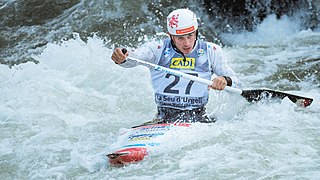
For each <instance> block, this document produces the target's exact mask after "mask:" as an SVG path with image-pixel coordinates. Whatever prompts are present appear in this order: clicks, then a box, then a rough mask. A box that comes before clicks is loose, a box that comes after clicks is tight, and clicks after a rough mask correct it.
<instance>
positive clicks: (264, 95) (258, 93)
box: [241, 89, 313, 107]
mask: <svg viewBox="0 0 320 180" xmlns="http://www.w3.org/2000/svg"><path fill="white" fill-rule="evenodd" d="M241 96H243V97H244V98H246V99H247V100H248V101H249V102H256V101H260V100H262V99H283V98H285V97H288V98H289V99H290V100H291V101H292V102H293V103H295V104H296V105H298V106H301V107H307V106H309V105H310V104H311V103H312V101H313V99H311V98H307V97H302V96H297V95H294V94H289V93H285V92H281V91H274V90H270V89H253V90H242V93H241Z"/></svg>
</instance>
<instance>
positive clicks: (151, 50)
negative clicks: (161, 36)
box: [111, 41, 163, 68]
mask: <svg viewBox="0 0 320 180" xmlns="http://www.w3.org/2000/svg"><path fill="white" fill-rule="evenodd" d="M162 47H163V42H162V41H152V42H149V43H147V44H145V45H143V46H141V47H139V48H137V49H135V50H134V51H130V50H128V51H127V52H126V53H125V54H123V52H122V51H121V50H122V48H116V49H115V50H114V52H113V54H112V56H111V59H112V60H113V61H114V62H115V63H116V64H119V65H120V66H122V67H125V68H130V67H134V66H137V65H138V64H136V63H135V62H132V61H125V59H126V58H127V57H128V56H130V57H133V58H137V59H141V60H143V61H146V62H150V63H157V62H156V61H157V60H158V59H159V58H160V55H161V52H162Z"/></svg>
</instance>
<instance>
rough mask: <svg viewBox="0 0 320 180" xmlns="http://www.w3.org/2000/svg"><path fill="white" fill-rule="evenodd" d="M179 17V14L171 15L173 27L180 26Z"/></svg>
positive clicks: (170, 23)
mask: <svg viewBox="0 0 320 180" xmlns="http://www.w3.org/2000/svg"><path fill="white" fill-rule="evenodd" d="M178 17H179V14H177V15H173V16H171V18H170V21H169V26H170V27H171V28H173V26H175V27H178V22H179V20H178Z"/></svg>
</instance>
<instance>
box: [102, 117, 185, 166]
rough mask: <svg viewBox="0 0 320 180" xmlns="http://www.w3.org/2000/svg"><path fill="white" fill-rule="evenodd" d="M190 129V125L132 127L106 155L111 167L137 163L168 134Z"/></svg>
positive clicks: (166, 124) (167, 124)
mask: <svg viewBox="0 0 320 180" xmlns="http://www.w3.org/2000/svg"><path fill="white" fill-rule="evenodd" d="M188 127H191V124H190V123H173V124H169V123H165V124H152V125H142V126H138V127H133V128H130V129H128V130H127V131H125V132H123V133H122V134H121V135H120V136H119V137H118V139H117V141H116V142H115V143H114V144H112V145H111V146H110V147H111V152H110V153H108V154H107V157H108V160H109V163H110V165H111V166H124V165H127V164H130V163H137V162H140V161H142V160H143V159H144V158H145V157H146V156H148V154H149V151H150V150H151V149H152V148H154V147H157V146H160V145H161V144H162V143H163V142H165V141H162V140H161V137H164V136H165V135H166V134H168V132H170V131H173V130H174V129H181V128H188Z"/></svg>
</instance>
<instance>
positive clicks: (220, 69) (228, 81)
mask: <svg viewBox="0 0 320 180" xmlns="http://www.w3.org/2000/svg"><path fill="white" fill-rule="evenodd" d="M209 46H210V49H208V50H209V59H210V61H211V63H212V70H213V72H214V73H215V74H216V75H217V76H218V77H216V78H215V79H213V85H212V86H211V88H213V89H218V90H222V89H224V87H225V86H227V85H228V86H231V87H235V88H240V87H241V83H240V81H239V79H238V77H237V76H236V73H235V72H234V71H233V70H232V69H231V68H230V67H229V66H228V62H227V59H226V58H225V56H224V55H223V51H222V49H221V47H220V46H218V45H216V44H213V43H209Z"/></svg>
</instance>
